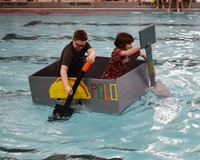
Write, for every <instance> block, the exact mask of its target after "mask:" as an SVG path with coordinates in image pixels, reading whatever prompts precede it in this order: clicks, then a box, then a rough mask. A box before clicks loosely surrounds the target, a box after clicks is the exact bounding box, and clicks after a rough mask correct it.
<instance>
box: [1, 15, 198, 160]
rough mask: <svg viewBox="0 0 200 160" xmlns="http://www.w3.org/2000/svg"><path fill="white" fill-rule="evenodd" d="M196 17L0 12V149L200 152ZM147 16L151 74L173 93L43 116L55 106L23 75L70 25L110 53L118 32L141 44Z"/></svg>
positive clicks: (106, 154) (49, 58)
mask: <svg viewBox="0 0 200 160" xmlns="http://www.w3.org/2000/svg"><path fill="white" fill-rule="evenodd" d="M199 19H200V14H199V13H193V14H184V13H180V14H175V13H174V14H165V13H142V12H141V13H139V12H132V13H130V14H122V15H120V14H113V15H112V14H110V15H101V14H84V15H81V14H50V15H47V14H46V15H40V14H33V15H32V14H1V15H0V22H1V25H0V30H1V32H0V38H1V40H0V71H1V72H0V102H1V106H0V121H1V123H0V135H1V136H0V157H1V158H5V157H12V158H16V159H20V160H25V159H34V160H39V159H44V158H47V157H49V156H52V155H60V154H67V155H94V156H97V157H102V158H107V159H109V158H121V159H124V160H133V159H134V160H147V159H148V160H172V159H173V160H188V159H190V160H197V159H199V158H200V138H199V136H200V92H199V91H200V54H199V52H200V50H199V48H200V30H199V28H200V21H199ZM152 23H153V24H155V25H156V38H157V42H156V43H155V44H153V45H152V47H153V57H154V59H155V66H156V70H157V76H156V79H160V80H161V81H162V82H163V83H164V84H165V85H166V87H167V88H168V90H170V92H171V93H172V94H173V96H172V97H169V98H158V97H157V96H155V94H154V93H153V92H151V91H147V93H146V94H145V95H143V96H142V97H141V99H140V100H138V101H137V102H135V103H133V104H132V105H131V106H130V107H129V108H128V109H127V110H125V111H124V112H123V113H122V114H120V115H109V114H102V113H93V112H88V111H80V112H78V113H76V114H74V115H73V116H72V118H71V119H70V120H68V121H59V122H53V123H50V122H48V121H47V119H48V116H50V115H51V114H52V111H53V108H52V107H50V106H44V105H37V104H34V103H33V102H32V98H31V92H30V88H29V83H28V76H29V75H31V74H33V73H34V72H36V71H38V70H39V69H41V68H43V67H45V66H46V65H48V64H50V63H52V62H54V61H55V60H57V59H58V58H59V56H60V54H61V51H62V49H63V47H64V46H65V45H66V44H67V43H69V42H70V41H71V36H72V34H73V32H74V30H75V29H78V28H83V29H85V30H86V31H87V33H88V36H89V42H90V43H91V45H92V46H93V48H94V49H95V51H96V53H97V55H98V56H106V57H108V56H110V55H111V52H112V49H113V47H114V45H113V42H114V38H115V36H116V34H117V33H118V32H122V31H123V32H129V33H131V34H132V35H133V36H134V37H135V42H134V43H133V45H139V36H138V31H139V30H140V29H142V28H143V27H146V26H148V25H149V24H152ZM6 36H7V37H6ZM13 36H15V37H13ZM1 158H0V159H1Z"/></svg>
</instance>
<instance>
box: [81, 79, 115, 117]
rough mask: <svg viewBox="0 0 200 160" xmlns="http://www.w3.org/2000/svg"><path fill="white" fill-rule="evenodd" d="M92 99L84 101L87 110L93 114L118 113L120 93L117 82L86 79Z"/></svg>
mask: <svg viewBox="0 0 200 160" xmlns="http://www.w3.org/2000/svg"><path fill="white" fill-rule="evenodd" d="M85 83H86V85H87V87H88V90H89V92H90V94H91V97H92V98H91V99H88V100H82V104H84V105H85V107H86V109H87V110H89V111H93V112H100V113H109V114H116V113H118V110H119V109H118V95H117V94H118V91H117V86H116V85H117V84H116V80H103V79H92V78H87V79H85Z"/></svg>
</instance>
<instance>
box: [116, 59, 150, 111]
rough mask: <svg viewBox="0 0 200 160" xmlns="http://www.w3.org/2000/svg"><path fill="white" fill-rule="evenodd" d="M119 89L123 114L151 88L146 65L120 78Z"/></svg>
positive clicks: (120, 107) (120, 108)
mask: <svg viewBox="0 0 200 160" xmlns="http://www.w3.org/2000/svg"><path fill="white" fill-rule="evenodd" d="M117 87H118V88H117V90H118V96H119V101H118V104H119V106H118V108H119V112H122V111H123V110H125V109H126V108H127V107H129V106H130V105H131V104H132V103H133V102H135V101H137V100H138V99H139V98H140V97H141V96H142V95H144V94H145V92H146V89H147V88H148V87H149V78H148V71H147V65H146V63H143V64H141V65H140V66H139V67H137V68H135V69H133V70H132V71H130V72H128V73H126V74H125V75H123V76H122V77H120V78H118V79H117Z"/></svg>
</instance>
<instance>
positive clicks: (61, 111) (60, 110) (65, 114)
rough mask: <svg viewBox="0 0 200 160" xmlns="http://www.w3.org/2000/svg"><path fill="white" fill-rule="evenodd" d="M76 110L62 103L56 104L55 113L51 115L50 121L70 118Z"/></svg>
mask: <svg viewBox="0 0 200 160" xmlns="http://www.w3.org/2000/svg"><path fill="white" fill-rule="evenodd" d="M74 112H75V110H74V109H73V108H72V107H64V106H62V105H60V104H56V106H55V108H54V110H53V114H52V116H51V117H49V119H48V121H50V122H51V121H55V120H68V119H69V118H70V117H71V116H72V114H73V113H74Z"/></svg>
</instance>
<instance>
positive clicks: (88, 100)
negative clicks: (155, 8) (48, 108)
mask: <svg viewBox="0 0 200 160" xmlns="http://www.w3.org/2000/svg"><path fill="white" fill-rule="evenodd" d="M109 60H110V58H108V57H96V61H95V63H94V64H92V66H91V68H90V69H89V71H87V73H86V74H85V77H84V78H83V80H82V82H81V84H80V85H79V88H78V89H77V92H76V94H75V96H74V98H76V99H80V101H81V103H82V105H84V109H86V110H89V111H93V112H101V113H108V114H119V113H121V112H122V111H124V110H125V109H126V108H128V107H129V106H130V105H131V104H132V103H133V102H135V101H137V100H138V99H140V97H141V96H142V95H144V93H145V92H146V89H147V88H148V87H149V75H148V67H147V63H146V62H145V61H143V60H132V61H131V62H130V63H129V67H128V70H127V72H126V73H125V74H124V75H122V76H121V77H119V78H117V79H116V80H109V79H101V78H100V77H101V75H102V73H103V72H104V70H105V69H106V67H107V66H108V63H109ZM58 65H59V61H56V62H54V63H52V64H50V65H48V66H46V67H44V68H43V69H41V70H39V71H37V72H36V73H34V74H32V75H30V76H29V77H28V79H29V85H30V89H31V95H32V100H33V102H35V103H37V104H44V105H55V104H56V103H58V101H60V100H61V99H63V98H66V97H67V95H66V93H65V90H64V86H63V84H62V81H61V79H60V77H58V76H57V67H58ZM69 81H70V84H71V85H73V82H74V81H75V79H74V78H70V79H69Z"/></svg>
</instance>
